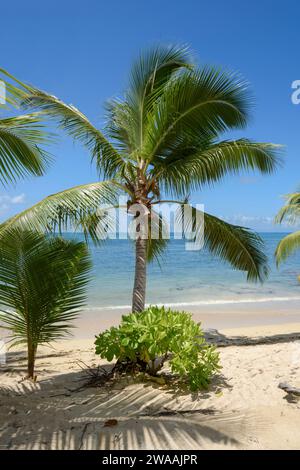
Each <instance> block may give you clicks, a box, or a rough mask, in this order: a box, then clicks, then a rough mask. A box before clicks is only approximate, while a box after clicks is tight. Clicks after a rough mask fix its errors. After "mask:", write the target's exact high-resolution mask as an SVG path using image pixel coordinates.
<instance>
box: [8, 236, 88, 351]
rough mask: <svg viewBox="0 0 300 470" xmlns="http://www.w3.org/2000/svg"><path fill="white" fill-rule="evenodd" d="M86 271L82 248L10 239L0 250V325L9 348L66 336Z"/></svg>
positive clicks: (79, 303)
mask: <svg viewBox="0 0 300 470" xmlns="http://www.w3.org/2000/svg"><path fill="white" fill-rule="evenodd" d="M90 268H91V260H90V256H89V254H88V250H87V248H86V245H85V243H82V242H80V243H78V242H74V241H67V240H63V239H61V238H54V237H47V236H45V235H42V234H38V233H34V232H31V231H24V230H22V231H19V230H15V231H14V233H11V234H10V236H9V237H7V239H6V240H5V243H1V245H0V304H1V305H2V313H1V314H0V321H1V322H2V325H3V326H4V327H5V328H7V329H8V330H10V332H11V340H12V341H13V344H19V343H28V342H30V344H32V345H33V346H35V347H36V346H37V345H38V344H41V343H48V342H50V341H53V340H57V339H59V338H61V337H63V336H65V335H66V334H68V332H69V329H70V328H71V327H72V324H71V321H72V320H74V319H75V318H76V316H77V314H78V312H79V310H80V309H81V308H82V307H83V305H84V304H85V301H86V294H85V287H86V285H87V282H88V280H89V272H90ZM3 308H4V309H5V311H3Z"/></svg>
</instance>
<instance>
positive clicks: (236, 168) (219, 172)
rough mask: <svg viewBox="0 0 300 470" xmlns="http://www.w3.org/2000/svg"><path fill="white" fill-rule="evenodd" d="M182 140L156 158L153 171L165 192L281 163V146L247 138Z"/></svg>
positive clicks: (182, 191) (181, 191)
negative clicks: (164, 155) (204, 140)
mask: <svg viewBox="0 0 300 470" xmlns="http://www.w3.org/2000/svg"><path fill="white" fill-rule="evenodd" d="M193 140H194V141H193V142H191V143H189V142H186V143H183V144H182V145H180V147H179V148H178V149H177V150H176V151H173V152H172V154H170V155H169V156H168V157H166V158H163V159H160V161H159V160H158V159H157V161H156V164H155V168H154V169H153V174H154V175H156V176H157V178H158V180H159V181H160V184H161V186H162V188H163V189H164V190H165V191H166V192H167V193H176V194H180V195H182V194H186V192H187V191H188V192H190V191H193V190H197V189H199V188H202V187H203V186H204V185H205V184H211V183H214V182H216V181H219V180H220V179H221V178H223V177H224V176H226V175H227V174H229V173H233V174H237V173H240V172H241V171H247V170H258V171H260V172H261V173H271V172H272V171H274V170H275V169H276V168H277V167H278V165H279V164H280V162H281V159H280V149H281V147H280V146H278V145H274V144H267V143H261V142H252V141H249V140H247V139H239V140H236V141H222V142H218V143H215V144H213V143H211V142H209V141H208V142H202V141H200V140H199V139H198V142H197V141H196V142H195V140H196V139H193Z"/></svg>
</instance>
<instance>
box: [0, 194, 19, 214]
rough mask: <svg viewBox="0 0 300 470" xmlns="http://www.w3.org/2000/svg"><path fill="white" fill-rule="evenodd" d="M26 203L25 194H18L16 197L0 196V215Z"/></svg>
mask: <svg viewBox="0 0 300 470" xmlns="http://www.w3.org/2000/svg"><path fill="white" fill-rule="evenodd" d="M24 202H25V194H24V193H22V194H17V195H16V196H8V195H7V194H3V195H0V214H4V213H5V212H6V211H8V209H9V208H10V207H11V206H13V205H18V204H23V203H24Z"/></svg>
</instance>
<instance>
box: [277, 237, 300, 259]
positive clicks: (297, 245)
mask: <svg viewBox="0 0 300 470" xmlns="http://www.w3.org/2000/svg"><path fill="white" fill-rule="evenodd" d="M299 249H300V231H297V232H294V233H290V234H289V235H287V236H286V237H284V238H283V239H282V240H281V241H280V242H279V243H278V245H277V248H276V251H275V257H276V263H277V266H279V264H281V263H282V262H283V261H285V260H286V259H287V258H288V257H289V256H290V255H292V254H293V253H294V252H295V251H296V250H299Z"/></svg>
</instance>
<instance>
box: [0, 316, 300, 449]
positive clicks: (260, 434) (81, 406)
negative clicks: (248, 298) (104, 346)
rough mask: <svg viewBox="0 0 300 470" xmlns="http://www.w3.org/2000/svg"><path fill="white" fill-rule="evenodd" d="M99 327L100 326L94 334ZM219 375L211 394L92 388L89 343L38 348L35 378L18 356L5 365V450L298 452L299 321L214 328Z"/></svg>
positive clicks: (0, 428)
mask: <svg viewBox="0 0 300 470" xmlns="http://www.w3.org/2000/svg"><path fill="white" fill-rule="evenodd" d="M94 331H95V330H94ZM208 339H210V340H212V341H215V342H217V343H219V351H220V357H221V364H222V370H221V372H220V373H219V374H218V375H216V376H215V377H214V379H213V382H212V384H211V386H210V388H209V390H207V391H202V392H200V393H198V394H191V393H190V392H188V391H187V390H185V389H182V388H180V387H178V386H177V385H175V383H174V386H173V387H166V385H161V384H158V383H156V382H153V381H151V380H143V381H141V380H137V379H134V378H131V377H126V378H123V379H121V381H116V382H114V381H112V382H108V383H106V384H105V385H102V386H97V387H91V386H87V381H88V379H89V378H90V374H89V371H90V369H89V368H92V369H94V370H95V368H96V367H97V366H98V365H99V364H100V362H101V366H102V367H103V368H104V370H106V371H109V370H110V368H111V367H112V365H111V364H107V363H106V362H105V361H99V359H98V357H97V356H95V354H94V348H93V339H91V338H90V339H87V338H83V339H73V340H66V341H63V342H59V343H57V344H55V346H54V347H52V348H51V349H50V348H46V347H42V348H40V350H39V354H38V358H37V364H36V373H37V376H38V377H37V382H36V383H33V382H30V381H28V380H23V377H24V375H25V372H26V368H25V365H26V363H25V356H24V352H22V351H15V350H14V351H10V352H9V353H8V355H7V363H6V365H3V366H2V367H0V380H1V387H0V423H1V424H0V446H1V448H2V449H298V448H299V446H300V398H299V401H298V398H297V397H296V396H294V395H291V394H288V393H286V392H285V391H284V390H282V389H281V388H279V387H278V385H279V384H280V383H282V382H284V383H288V384H289V385H291V386H294V387H300V379H299V377H300V322H297V323H296V322H295V323H285V324H284V323H282V324H273V325H272V324H267V325H262V324H259V325H253V326H248V327H243V326H240V327H239V328H234V329H232V328H227V329H220V330H219V331H218V332H217V331H214V330H211V331H210V332H208Z"/></svg>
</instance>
